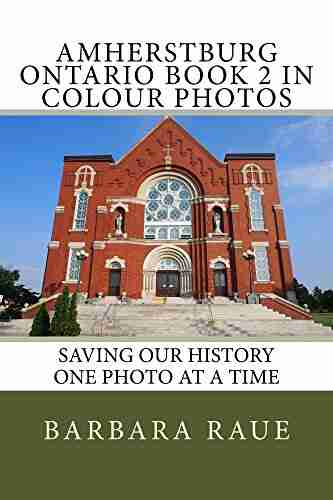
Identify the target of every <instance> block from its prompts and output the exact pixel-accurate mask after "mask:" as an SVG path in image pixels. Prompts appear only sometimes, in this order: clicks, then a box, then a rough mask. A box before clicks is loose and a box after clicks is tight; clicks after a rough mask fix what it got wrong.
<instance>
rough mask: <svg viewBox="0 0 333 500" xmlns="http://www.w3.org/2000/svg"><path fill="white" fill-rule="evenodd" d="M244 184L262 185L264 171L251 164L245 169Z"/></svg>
mask: <svg viewBox="0 0 333 500" xmlns="http://www.w3.org/2000/svg"><path fill="white" fill-rule="evenodd" d="M243 182H244V184H262V170H261V168H260V167H259V166H258V165H255V164H250V165H245V167H243Z"/></svg>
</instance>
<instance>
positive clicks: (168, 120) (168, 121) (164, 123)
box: [116, 116, 223, 164]
mask: <svg viewBox="0 0 333 500" xmlns="http://www.w3.org/2000/svg"><path fill="white" fill-rule="evenodd" d="M170 126H172V127H174V128H176V129H178V130H179V131H180V132H181V133H182V134H184V135H185V136H187V137H188V138H189V140H191V141H193V142H194V143H195V144H196V145H197V146H198V147H199V148H200V149H202V150H203V151H204V152H205V153H206V154H207V155H209V156H210V157H211V158H212V159H213V160H214V161H215V162H217V163H221V164H223V161H221V160H219V159H218V158H216V157H215V156H214V155H212V153H210V152H209V151H208V150H207V149H206V148H205V146H203V145H202V144H201V143H200V142H199V141H198V140H197V139H196V138H195V137H193V136H192V135H191V134H190V133H189V132H187V130H186V129H185V128H184V127H182V125H180V124H179V123H178V122H176V120H174V119H173V118H172V117H171V116H165V117H164V118H163V119H162V120H161V121H160V122H159V123H157V125H155V127H153V128H152V129H151V130H150V131H149V132H148V133H147V134H146V135H144V136H143V137H142V139H140V141H139V142H137V143H136V144H135V145H134V146H132V147H131V148H130V149H129V151H127V152H126V153H125V154H124V155H123V156H122V157H121V158H120V159H119V160H118V161H116V164H119V163H121V162H123V161H124V160H125V159H126V158H127V157H128V156H129V155H131V154H132V153H134V152H135V151H136V150H137V149H138V148H139V147H140V146H141V145H142V144H143V143H144V142H145V141H146V140H147V139H149V138H150V137H151V136H152V135H154V134H155V133H156V132H157V131H158V130H161V131H162V130H163V129H164V128H168V127H170Z"/></svg>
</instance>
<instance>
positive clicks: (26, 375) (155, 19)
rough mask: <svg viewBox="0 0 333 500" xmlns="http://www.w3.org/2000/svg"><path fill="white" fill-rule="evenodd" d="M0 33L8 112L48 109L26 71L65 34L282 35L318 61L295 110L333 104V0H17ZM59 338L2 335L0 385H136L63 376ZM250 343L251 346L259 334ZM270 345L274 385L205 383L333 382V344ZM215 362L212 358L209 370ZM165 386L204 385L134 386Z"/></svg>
mask: <svg viewBox="0 0 333 500" xmlns="http://www.w3.org/2000/svg"><path fill="white" fill-rule="evenodd" d="M0 39H1V64H2V66H1V80H0V89H1V92H0V111H1V112H2V113H6V112H9V111H16V112H19V111H27V112H29V111H31V110H39V109H43V111H44V112H45V109H44V108H42V106H41V100H40V94H41V92H40V88H38V87H27V86H24V85H23V84H21V83H20V79H19V71H20V69H21V68H22V66H24V65H27V64H35V65H42V64H45V65H53V64H54V63H55V59H56V57H57V55H58V53H59V50H60V48H61V46H62V44H63V43H64V42H65V41H66V42H68V43H75V42H77V41H84V42H87V43H88V42H93V43H94V42H96V41H107V42H112V41H124V42H126V41H154V42H167V41H175V42H177V41H197V42H199V41H202V42H214V41H219V42H221V41H225V42H230V41H244V42H252V43H261V42H267V41H272V42H276V43H277V44H278V50H279V59H278V61H279V64H280V65H282V64H299V65H307V64H313V65H314V66H315V71H314V80H313V84H312V86H311V87H310V88H309V87H308V86H304V87H300V88H298V90H297V94H296V97H295V99H294V101H293V102H294V104H293V107H292V108H289V109H288V111H289V112H290V111H292V110H294V111H297V110H309V111H311V110H333V97H332V96H333V92H332V12H331V7H330V3H329V2H327V1H322V0H320V1H318V0H317V2H315V3H311V4H309V7H307V4H306V3H305V2H304V1H302V2H301V1H297V2H296V1H294V2H291V1H288V2H286V1H279V2H261V1H258V0H256V1H254V0H252V1H251V2H240V1H238V2H212V1H208V0H206V1H205V2H193V0H192V1H182V2H180V1H179V0H178V1H177V2H174V1H170V0H169V1H168V2H156V1H153V2H148V1H139V2H110V1H107V2H102V1H97V0H95V1H94V2H86V3H83V2H68V1H67V2H63V1H58V2H56V3H54V4H50V3H45V2H41V1H38V2H37V1H30V2H21V1H20V2H18V1H11V2H6V4H5V5H2V8H1V30H0ZM252 109H253V110H254V109H255V107H253V108H252ZM257 109H260V108H257ZM60 345H61V344H60V343H57V342H52V343H39V342H17V341H15V342H2V343H1V345H0V390H45V389H51V390H71V389H72V390H81V389H82V390H87V389H92V390H96V389H97V388H98V389H104V390H110V389H117V390H125V389H133V386H118V387H112V386H110V385H107V386H96V385H93V386H86V385H85V386H77V385H75V386H63V385H62V386H58V385H56V384H55V382H54V380H53V374H54V372H55V370H56V369H57V368H59V363H57V361H56V360H57V349H58V348H59V346H60ZM66 345H67V346H68V345H69V344H68V343H66ZM79 345H82V343H79ZM87 345H88V344H87ZM93 345H94V346H96V345H97V344H96V343H94V344H93ZM102 345H103V346H106V345H107V344H106V343H103V344H102ZM122 345H124V344H122ZM163 345H165V343H164V344H163ZM172 345H174V346H175V345H176V344H174V343H173V344H172ZM183 345H185V344H183ZM186 345H188V344H186ZM205 345H207V344H205ZM216 345H217V343H214V346H216ZM227 345H228V346H230V345H232V344H231V343H228V344H227ZM242 345H245V344H242ZM250 345H252V346H253V343H251V344H250ZM261 345H263V344H261ZM266 345H269V346H272V345H274V346H276V347H277V353H276V354H275V356H274V358H273V359H274V362H273V363H272V367H273V368H278V369H279V372H280V383H279V385H275V386H269V387H267V386H257V385H254V386H241V385H238V386H234V385H233V386H231V385H229V386H228V384H226V385H224V386H223V387H221V386H211V385H210V386H207V385H202V386H200V389H202V390H207V389H209V390H221V389H222V388H223V389H224V390H230V389H232V390H244V389H247V390H248V389H252V390H262V389H263V390H267V389H269V390H333V376H332V366H333V364H332V358H333V343H329V342H321V343H316V342H303V343H302V342H291V343H281V344H276V343H266ZM138 347H139V344H138V343H137V344H135V348H138ZM80 367H82V366H80ZM215 367H216V366H213V367H211V366H207V369H208V370H210V369H211V368H215ZM228 367H229V366H228ZM89 368H91V366H89ZM145 368H147V367H145ZM184 368H186V367H185V366H184V365H182V367H181V369H182V370H183V369H184ZM200 368H202V366H200ZM247 368H249V367H247ZM250 368H252V366H251V367H250ZM266 368H267V366H266ZM269 368H271V366H270V367H269ZM166 387H167V389H168V390H170V389H177V390H178V389H183V390H191V389H198V386H192V387H191V386H185V385H184V386H182V387H179V386H178V387H177V386H162V387H161V386H156V385H155V386H148V387H143V386H142V385H140V386H136V388H138V389H141V390H142V389H148V390H157V389H165V388H166Z"/></svg>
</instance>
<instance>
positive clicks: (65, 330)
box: [51, 287, 81, 337]
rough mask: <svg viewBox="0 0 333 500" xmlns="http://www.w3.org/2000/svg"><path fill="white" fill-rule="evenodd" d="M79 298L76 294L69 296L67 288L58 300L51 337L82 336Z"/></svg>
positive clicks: (52, 322)
mask: <svg viewBox="0 0 333 500" xmlns="http://www.w3.org/2000/svg"><path fill="white" fill-rule="evenodd" d="M76 301H77V296H76V293H74V294H73V295H72V297H70V296H69V292H68V288H67V287H66V288H65V289H64V291H63V293H62V294H61V295H59V297H58V298H57V302H56V305H55V309H54V315H53V318H52V321H51V335H54V336H62V337H63V336H66V337H73V336H76V335H80V333H81V328H80V324H79V323H78V321H77V306H76Z"/></svg>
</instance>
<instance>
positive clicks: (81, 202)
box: [73, 191, 88, 231]
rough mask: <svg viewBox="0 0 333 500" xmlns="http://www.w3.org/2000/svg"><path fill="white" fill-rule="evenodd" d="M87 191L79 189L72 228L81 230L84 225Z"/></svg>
mask: <svg viewBox="0 0 333 500" xmlns="http://www.w3.org/2000/svg"><path fill="white" fill-rule="evenodd" d="M87 208H88V193H86V192H85V191H81V192H80V194H79V195H78V197H77V199H76V209H75V219H74V227H73V228H74V229H77V230H79V231H80V230H82V229H84V228H85V226H86V218H87Z"/></svg>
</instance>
